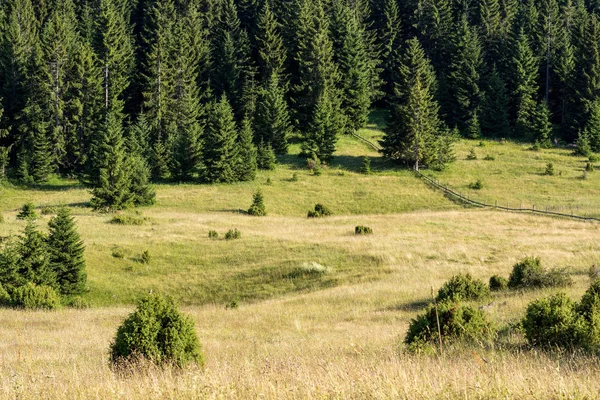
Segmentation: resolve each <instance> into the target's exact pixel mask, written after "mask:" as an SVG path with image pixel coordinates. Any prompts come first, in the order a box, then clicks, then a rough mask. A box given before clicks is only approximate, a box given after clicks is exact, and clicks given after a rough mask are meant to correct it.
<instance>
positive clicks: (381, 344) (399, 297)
mask: <svg viewBox="0 0 600 400" xmlns="http://www.w3.org/2000/svg"><path fill="white" fill-rule="evenodd" d="M375 128H376V127H375V126H371V127H370V129H366V130H363V131H362V132H361V133H362V134H363V135H364V136H366V137H369V138H370V139H375V140H376V139H377V138H378V136H380V134H381V132H380V131H378V130H376V129H375ZM478 143H479V142H475V141H461V142H460V143H459V144H458V146H457V149H456V154H457V162H456V163H455V164H453V165H452V166H451V167H450V168H449V169H448V170H446V171H443V172H441V173H435V174H434V175H435V177H436V178H438V179H440V180H441V181H442V182H443V183H446V184H449V185H450V186H451V187H453V188H456V189H457V190H459V191H463V192H465V193H467V192H468V193H470V195H471V196H474V197H476V198H479V199H482V200H485V201H487V202H493V201H495V200H498V201H499V202H502V204H505V203H509V204H511V205H519V204H520V203H522V204H523V206H528V205H536V206H539V207H540V208H542V207H545V206H546V205H548V206H552V207H556V209H558V208H561V207H562V208H561V209H562V210H563V211H566V210H567V209H568V208H567V207H571V208H572V209H573V210H574V212H576V213H579V214H586V215H596V216H598V215H600V185H599V184H598V179H600V172H596V173H594V172H592V173H590V174H589V175H588V177H587V179H585V180H584V179H582V178H581V177H582V174H583V172H582V167H583V166H585V163H584V161H583V159H582V158H577V157H573V156H572V155H571V154H570V151H569V150H560V149H551V150H542V151H540V152H533V151H531V150H529V149H528V148H527V147H526V146H524V145H519V144H513V143H499V142H489V141H488V142H485V147H478ZM339 148H340V150H339V151H338V153H337V157H336V158H335V159H334V162H333V163H332V166H330V167H329V168H327V169H325V170H324V172H323V174H322V175H321V176H312V175H311V174H310V173H309V172H308V171H307V170H306V169H304V161H303V160H302V159H300V158H299V157H296V156H294V155H290V156H287V157H285V158H284V159H283V160H281V161H282V164H281V165H280V166H279V167H278V169H277V170H275V171H268V172H261V173H260V174H259V177H258V178H257V180H256V181H255V182H251V183H244V184H236V185H229V186H226V185H215V186H206V185H158V186H157V204H156V205H155V206H153V207H149V208H143V209H140V210H139V212H137V213H136V212H129V213H127V215H131V216H133V217H136V218H141V219H144V222H143V224H142V225H117V224H111V223H110V220H111V218H112V215H103V214H97V213H93V212H91V211H90V209H89V208H87V206H86V202H87V201H88V200H89V197H90V195H89V193H88V192H87V191H86V190H85V189H83V188H81V187H79V186H78V185H77V184H76V182H73V181H66V180H55V181H52V182H50V183H49V184H48V185H46V186H43V187H37V188H19V187H14V186H11V185H8V184H7V185H5V186H4V187H3V188H2V196H1V198H0V209H2V210H3V214H4V218H5V221H6V222H5V223H3V224H0V235H2V236H7V235H10V234H18V233H19V232H20V231H21V230H22V229H23V227H24V223H23V222H22V221H18V220H16V213H17V210H18V208H19V207H20V206H21V205H22V204H23V203H25V202H26V201H33V202H34V203H35V204H36V205H37V206H39V207H44V206H54V205H58V204H68V205H71V206H72V207H73V212H74V215H75V216H76V218H77V221H78V227H79V232H80V234H81V236H82V238H83V240H84V241H85V243H86V261H87V272H88V286H89V289H90V290H89V292H88V293H86V295H85V296H84V297H85V298H86V299H87V300H88V301H89V302H90V304H92V305H93V306H94V307H93V308H91V309H87V310H73V309H62V310H59V311H56V312H23V311H15V310H8V309H0V337H2V341H0V397H3V398H102V399H104V398H128V399H129V398H140V399H142V398H177V399H179V398H228V399H229V398H260V397H264V398H307V397H311V398H340V399H342V398H343V399H347V398H390V397H391V398H411V399H412V398H423V399H425V398H594V397H596V396H597V394H598V393H599V392H600V366H599V364H598V360H597V358H593V357H590V356H584V355H579V356H577V357H574V356H573V355H572V354H570V353H569V354H559V353H551V354H547V353H540V352H536V351H533V350H529V349H527V348H526V347H525V346H524V340H523V338H522V336H521V335H520V334H519V333H518V330H515V329H514V324H515V323H517V322H518V321H519V320H520V318H521V317H522V315H523V312H524V309H525V307H526V305H527V303H528V302H530V301H531V300H533V299H535V298H539V297H541V296H543V295H546V294H548V293H551V292H552V291H549V290H548V291H534V292H525V293H515V292H509V293H504V294H498V295H495V296H494V297H493V298H491V299H488V300H487V301H486V302H485V303H484V304H482V306H485V310H486V311H487V312H488V313H489V314H490V317H491V319H492V320H494V321H495V322H496V323H497V324H498V325H499V326H500V327H501V328H504V330H503V332H504V333H503V334H502V335H501V337H500V338H499V340H498V345H497V346H498V347H497V348H495V349H491V348H489V347H478V348H473V349H471V348H469V349H465V348H459V349H450V350H449V351H448V352H447V353H446V354H445V355H444V356H442V357H434V356H424V355H422V356H419V355H410V354H406V353H405V352H403V351H402V345H401V342H402V338H403V336H404V333H405V332H406V329H407V327H408V324H409V322H410V319H411V318H414V317H415V316H416V314H417V313H419V312H420V310H421V309H422V308H423V307H424V306H425V305H426V304H427V302H428V299H430V298H431V290H432V288H433V289H434V290H437V288H438V287H439V286H440V285H441V284H442V283H443V282H444V281H445V280H447V279H448V278H450V277H451V276H452V275H454V274H456V273H458V272H470V273H472V274H473V275H474V276H475V277H477V278H481V279H484V280H486V281H487V279H488V278H489V277H490V276H491V275H493V274H501V275H503V276H508V274H509V272H510V270H511V267H512V265H513V264H514V263H515V262H517V261H519V260H520V259H522V258H523V257H525V256H527V255H536V256H540V257H541V259H542V262H543V263H544V265H545V266H547V267H560V268H567V269H568V271H569V272H570V273H571V274H572V276H573V278H574V281H575V284H574V286H572V287H571V288H569V289H568V290H567V293H568V294H569V296H570V297H572V298H573V299H578V298H579V297H580V296H581V294H582V293H583V292H584V291H585V289H586V288H587V286H588V284H589V278H588V277H587V275H586V272H587V270H588V268H589V267H590V266H591V265H592V264H596V263H598V256H599V254H600V224H596V223H583V222H576V221H571V220H568V219H553V218H546V217H540V216H532V215H526V214H516V213H502V212H496V211H490V210H479V209H465V208H462V207H461V206H459V205H457V204H455V203H453V202H451V201H449V200H448V199H446V198H445V197H444V196H443V195H442V194H441V193H439V192H436V191H433V190H432V189H430V188H429V187H427V186H426V185H425V184H424V183H423V182H421V181H420V180H419V179H417V178H416V177H415V176H414V175H413V174H412V173H411V172H410V171H406V170H394V169H393V168H392V166H390V165H389V164H388V163H386V162H383V161H382V160H381V159H380V158H379V156H378V154H377V153H376V152H374V151H372V150H370V149H369V148H368V147H367V146H365V145H364V144H362V143H360V142H358V141H356V140H355V139H353V138H350V137H344V138H341V139H340V143H339ZM471 148H475V151H476V152H477V155H478V160H465V158H466V155H467V153H468V152H469V151H470V149H471ZM297 150H298V149H297V147H294V146H293V147H292V153H293V152H295V151H296V152H297ZM487 154H489V155H493V156H494V157H495V160H494V161H486V160H483V157H484V156H485V155H487ZM365 155H367V156H369V157H371V158H372V168H373V170H374V173H373V174H371V175H361V174H359V173H358V170H359V168H360V164H361V161H362V157H363V156H365ZM548 162H553V163H554V167H555V170H556V171H557V175H556V176H544V175H542V173H543V171H544V168H545V165H546V164H547V163H548ZM294 173H296V174H297V177H298V180H297V181H292V179H291V177H292V175H293V174H294ZM596 174H597V175H596ZM477 179H481V180H482V181H483V182H484V188H483V189H481V190H478V191H475V190H471V189H468V185H469V184H470V183H472V182H473V181H475V180H477ZM267 180H269V183H270V184H268V182H267ZM257 188H261V189H262V191H263V193H264V195H265V204H266V207H267V211H268V213H269V215H268V216H267V217H264V218H256V217H250V216H247V215H244V214H243V213H240V210H245V209H247V208H248V207H249V205H250V203H251V200H252V194H253V193H254V192H255V191H256V189H257ZM315 203H323V204H325V205H327V206H328V207H329V208H331V209H332V210H333V212H334V216H332V217H328V218H323V219H308V218H306V212H307V211H308V210H309V209H310V208H312V207H313V206H314V204H315ZM49 218H50V216H49V215H44V216H41V218H40V220H39V221H38V222H39V225H40V227H42V228H44V229H45V225H46V224H45V222H46V221H47V220H48V219H49ZM356 225H366V226H369V227H371V228H372V229H373V231H374V234H373V235H368V236H355V235H354V234H353V232H354V227H355V226H356ZM233 228H236V229H239V230H240V232H241V233H242V237H241V239H238V240H231V241H227V240H224V239H222V237H223V235H224V233H225V232H226V231H227V230H228V229H233ZM209 230H216V231H217V232H218V233H219V235H220V238H219V239H217V240H211V239H209V238H208V231H209ZM117 248H119V249H121V250H122V251H123V252H124V258H115V257H113V256H112V253H113V251H114V250H115V249H117ZM144 250H148V251H149V253H150V255H151V258H152V260H151V262H150V264H148V265H145V264H141V263H139V262H137V261H136V259H137V258H138V257H139V255H140V254H141V253H142V251H144ZM150 290H152V291H154V292H160V293H164V294H170V295H172V296H174V297H176V298H177V299H178V300H179V302H180V303H181V304H182V305H183V306H184V307H183V309H184V311H185V312H187V313H188V314H190V315H192V316H193V318H194V320H195V322H196V328H197V331H198V335H199V337H200V340H201V342H202V344H203V346H204V351H205V354H206V359H207V365H206V367H205V369H203V370H197V369H186V370H184V371H173V370H170V369H152V368H151V369H148V370H140V371H139V372H138V373H136V374H134V375H133V376H120V375H118V374H115V373H113V372H112V371H111V370H110V368H109V365H108V346H109V344H110V341H111V340H112V338H113V336H114V334H115V331H116V328H117V326H118V325H119V324H120V322H121V321H122V319H123V318H124V317H125V315H126V314H127V313H129V312H130V311H131V310H132V309H133V305H132V304H133V303H134V302H135V300H136V299H138V298H139V297H140V296H141V295H143V294H145V293H147V292H149V291H150ZM232 301H237V302H238V303H239V307H238V308H236V309H226V308H225V306H226V304H229V303H230V302H232Z"/></svg>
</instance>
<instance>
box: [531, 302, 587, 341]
mask: <svg viewBox="0 0 600 400" xmlns="http://www.w3.org/2000/svg"><path fill="white" fill-rule="evenodd" d="M522 324H523V330H524V332H525V338H526V339H527V342H528V343H529V344H530V345H532V346H540V347H555V346H558V347H573V346H584V347H585V346H586V345H587V343H588V325H587V324H586V322H585V319H584V318H583V317H582V315H581V314H579V313H578V312H577V310H576V303H575V302H574V301H573V300H571V299H569V298H568V297H567V296H566V295H565V294H564V293H558V294H555V295H552V296H550V297H546V298H543V299H538V300H535V301H533V302H531V303H529V305H528V306H527V311H526V312H525V318H524V319H523V322H522Z"/></svg>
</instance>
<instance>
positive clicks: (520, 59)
mask: <svg viewBox="0 0 600 400" xmlns="http://www.w3.org/2000/svg"><path fill="white" fill-rule="evenodd" d="M537 77H538V68H537V61H536V59H535V56H534V54H533V51H532V50H531V47H530V45H529V39H528V38H527V36H526V35H525V32H524V31H523V29H521V31H520V33H519V35H518V36H517V38H516V41H515V44H514V49H513V55H512V74H511V84H512V85H511V86H512V91H513V102H514V104H515V106H516V123H515V130H516V133H517V134H518V135H519V136H520V137H522V138H527V139H530V140H531V139H532V136H534V135H535V134H534V132H533V130H532V126H531V123H532V121H533V119H534V114H535V110H536V101H535V95H536V91H537V86H536V82H537Z"/></svg>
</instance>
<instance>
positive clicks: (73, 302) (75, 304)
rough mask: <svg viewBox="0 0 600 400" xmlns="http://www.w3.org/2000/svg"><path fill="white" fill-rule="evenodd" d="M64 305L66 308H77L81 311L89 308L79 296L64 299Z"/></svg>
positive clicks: (87, 303)
mask: <svg viewBox="0 0 600 400" xmlns="http://www.w3.org/2000/svg"><path fill="white" fill-rule="evenodd" d="M64 304H65V306H67V307H71V308H78V309H81V310H83V309H86V308H90V307H91V305H90V302H89V301H87V300H86V299H84V298H83V297H81V296H71V297H68V298H67V299H65V302H64Z"/></svg>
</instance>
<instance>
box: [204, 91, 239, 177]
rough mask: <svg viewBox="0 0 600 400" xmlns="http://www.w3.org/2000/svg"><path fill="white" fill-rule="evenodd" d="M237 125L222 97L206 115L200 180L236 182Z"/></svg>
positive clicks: (227, 102) (229, 107) (237, 154)
mask: <svg viewBox="0 0 600 400" xmlns="http://www.w3.org/2000/svg"><path fill="white" fill-rule="evenodd" d="M237 142H238V134H237V124H236V123H235V119H234V116H233V110H232V108H231V106H230V105H229V101H227V98H226V97H225V96H222V97H221V100H220V101H219V102H215V103H213V104H212V106H211V107H210V109H209V112H208V123H207V126H206V134H205V136H204V146H203V150H202V151H203V159H204V173H203V179H204V181H206V182H210V183H219V182H222V183H231V182H235V181H237V180H238V176H237V172H238V168H239V162H240V152H239V150H240V149H239V145H238V143H237Z"/></svg>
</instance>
